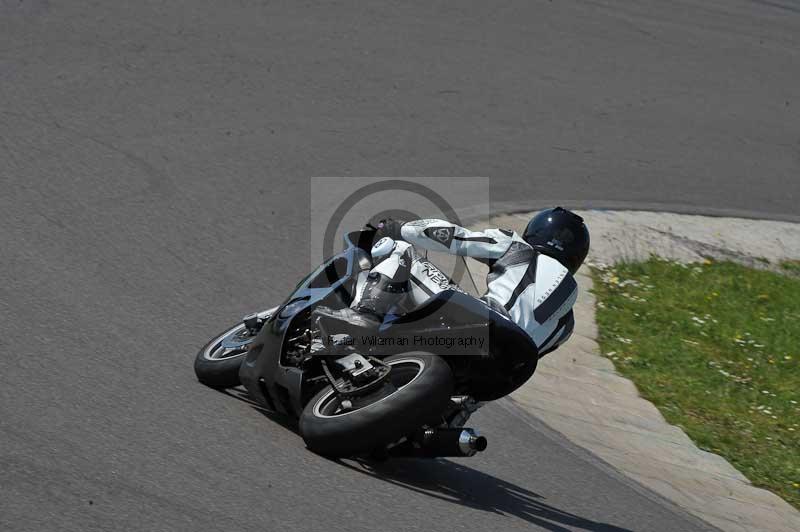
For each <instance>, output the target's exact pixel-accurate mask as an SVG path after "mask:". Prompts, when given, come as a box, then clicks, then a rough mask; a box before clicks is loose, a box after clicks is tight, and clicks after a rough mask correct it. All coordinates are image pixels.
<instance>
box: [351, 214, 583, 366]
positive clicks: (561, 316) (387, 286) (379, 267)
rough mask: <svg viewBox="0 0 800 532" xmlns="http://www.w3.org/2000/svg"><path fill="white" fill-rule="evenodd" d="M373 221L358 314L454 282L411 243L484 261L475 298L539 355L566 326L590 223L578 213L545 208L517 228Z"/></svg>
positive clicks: (382, 311) (396, 305)
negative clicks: (478, 296) (369, 266)
mask: <svg viewBox="0 0 800 532" xmlns="http://www.w3.org/2000/svg"><path fill="white" fill-rule="evenodd" d="M377 229H378V231H377V236H378V237H380V240H378V241H377V242H376V243H375V245H374V246H373V248H372V252H371V255H372V260H373V267H372V269H371V270H369V271H368V272H362V274H361V275H360V276H359V278H358V280H357V283H356V292H355V296H354V299H353V302H352V304H351V305H350V308H351V309H354V310H355V311H357V312H358V313H359V314H360V315H361V316H362V317H364V318H372V317H374V318H376V319H382V318H383V316H384V315H386V314H387V313H389V312H390V311H392V310H393V309H394V310H395V313H398V312H397V309H401V310H402V309H404V308H407V307H409V306H410V305H414V304H418V303H420V302H421V301H422V300H424V299H427V298H429V297H430V296H432V295H433V294H435V293H437V292H440V291H442V290H446V289H448V288H453V286H452V285H451V284H450V281H449V279H447V277H446V276H445V275H443V274H442V273H441V272H439V270H438V269H437V268H436V267H435V266H434V265H433V264H431V263H430V262H428V261H427V260H425V259H423V258H421V257H419V256H418V255H417V254H416V253H414V251H413V248H412V246H416V247H419V248H424V249H427V250H430V251H442V252H449V253H452V254H455V255H462V256H468V257H472V258H474V259H476V260H479V261H481V262H483V263H485V264H487V265H488V266H489V275H488V277H487V279H486V285H487V290H486V293H485V294H484V295H483V296H482V297H481V300H483V301H484V302H485V303H487V304H488V305H489V306H490V307H492V308H493V309H494V310H496V311H497V312H498V313H500V314H501V315H503V316H505V317H506V318H508V319H510V320H512V321H513V322H515V323H516V324H517V325H519V326H520V327H521V328H522V329H523V330H524V331H525V332H526V333H527V334H528V335H529V336H530V337H531V338H532V339H533V341H534V343H535V344H536V346H537V347H538V348H539V354H540V356H543V355H545V354H547V353H549V352H550V351H552V350H554V349H555V348H557V347H558V346H559V345H561V344H562V343H564V341H566V340H567V338H569V336H570V335H571V334H572V329H573V327H574V324H575V321H574V317H573V312H572V306H573V305H574V304H575V300H576V298H577V294H578V285H577V283H576V282H575V279H574V277H573V274H574V273H575V272H576V271H577V270H578V268H579V267H580V265H581V263H583V260H584V259H585V258H586V254H587V253H588V251H589V231H588V230H587V228H586V225H585V224H584V223H583V218H581V217H580V216H578V215H577V214H575V213H573V212H571V211H568V210H566V209H564V208H562V207H555V208H552V209H547V210H544V211H542V212H540V213H538V214H537V215H536V216H534V217H533V218H532V219H531V220H530V222H529V223H528V225H527V227H526V228H525V231H524V233H523V235H522V236H519V235H518V234H517V233H515V232H513V231H507V230H505V229H486V230H484V231H480V232H476V231H470V230H469V229H465V228H463V227H460V226H458V225H455V224H453V223H450V222H447V221H444V220H436V219H425V220H416V221H411V222H403V221H399V220H391V219H390V220H383V221H382V222H381V223H380V224H379V225H378V227H377ZM409 281H410V282H409ZM345 312H347V311H345ZM351 312H352V311H351Z"/></svg>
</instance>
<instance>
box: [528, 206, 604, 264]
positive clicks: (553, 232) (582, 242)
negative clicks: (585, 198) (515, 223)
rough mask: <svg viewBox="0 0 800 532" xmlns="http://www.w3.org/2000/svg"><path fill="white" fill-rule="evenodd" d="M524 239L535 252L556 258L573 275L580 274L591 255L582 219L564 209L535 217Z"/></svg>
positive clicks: (556, 209) (553, 210)
mask: <svg viewBox="0 0 800 532" xmlns="http://www.w3.org/2000/svg"><path fill="white" fill-rule="evenodd" d="M522 238H524V239H525V242H527V243H528V244H530V245H531V246H532V247H533V249H535V250H536V251H538V252H540V253H542V254H544V255H547V256H549V257H553V258H554V259H556V260H557V261H558V262H560V263H561V264H563V265H564V266H565V267H566V268H567V269H568V270H569V271H570V272H572V273H575V272H576V271H578V268H580V266H581V264H582V263H583V259H585V258H586V254H587V253H589V230H588V229H586V224H584V223H583V218H581V217H580V216H578V215H577V214H575V213H574V212H571V211H568V210H567V209H564V208H562V207H556V208H554V209H547V210H544V211H542V212H540V213H538V214H537V215H536V216H534V217H533V218H532V219H531V221H530V222H528V227H526V228H525V234H524V235H522Z"/></svg>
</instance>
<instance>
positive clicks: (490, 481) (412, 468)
mask: <svg viewBox="0 0 800 532" xmlns="http://www.w3.org/2000/svg"><path fill="white" fill-rule="evenodd" d="M337 462H339V463H340V464H342V465H343V466H345V467H348V468H350V469H351V470H353V471H357V472H359V473H362V474H365V475H369V476H371V477H373V478H377V479H380V480H383V481H384V482H388V483H390V484H394V485H396V486H401V487H403V488H406V489H410V490H413V491H415V492H417V493H422V494H425V495H428V496H430V497H435V498H437V499H440V500H443V501H447V502H451V503H453V504H460V505H462V506H467V507H469V508H474V509H476V510H483V511H486V512H492V513H496V514H505V515H513V516H515V517H518V518H520V519H524V520H525V521H527V522H529V523H531V524H533V525H536V526H539V527H541V528H543V529H546V530H552V531H554V532H567V531H569V530H571V529H574V528H578V529H582V530H590V531H593V532H631V531H630V530H629V529H627V528H620V527H618V526H614V525H610V524H607V523H601V522H597V521H592V520H590V519H585V518H583V517H580V516H578V515H575V514H571V513H569V512H565V511H563V510H559V509H558V508H555V507H553V506H550V505H548V504H545V503H544V502H543V500H544V497H543V496H541V495H539V494H538V493H534V492H532V491H530V490H528V489H525V488H523V487H520V486H517V485H516V484H512V483H511V482H506V481H505V480H501V479H499V478H497V477H494V476H492V475H488V474H486V473H482V472H480V471H478V470H476V469H473V468H471V467H468V466H465V465H463V464H458V463H456V462H452V461H450V460H444V459H435V460H414V459H394V460H390V461H388V462H381V463H375V462H369V461H362V460H355V462H356V464H357V465H352V464H350V463H348V462H351V461H350V460H348V461H346V462H345V461H341V460H337ZM565 527H569V528H565Z"/></svg>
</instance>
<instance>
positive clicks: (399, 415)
mask: <svg viewBox="0 0 800 532" xmlns="http://www.w3.org/2000/svg"><path fill="white" fill-rule="evenodd" d="M384 363H386V364H389V365H390V366H391V367H392V371H391V373H390V374H389V378H388V382H387V383H385V384H384V386H383V387H382V388H381V389H379V390H377V391H376V392H374V393H372V394H370V395H369V396H366V397H362V398H354V399H353V400H352V401H351V402H352V404H353V405H356V406H354V407H349V408H348V407H347V402H346V401H344V400H343V399H342V398H341V397H340V396H338V395H337V394H336V392H335V391H334V390H333V388H332V387H331V386H326V387H325V388H324V389H323V390H322V391H320V392H319V393H318V394H317V395H316V396H315V397H314V398H312V399H311V401H309V402H308V404H307V405H306V407H305V409H304V410H303V413H302V415H301V416H300V434H301V435H302V436H303V439H304V440H305V442H306V445H307V446H308V448H309V449H311V450H312V451H314V452H316V453H319V454H322V455H326V456H332V457H344V456H351V455H354V454H359V453H369V452H373V451H374V450H376V449H380V448H383V447H385V446H386V445H388V444H390V443H393V442H396V441H398V440H399V439H400V438H402V437H403V436H407V435H408V434H410V433H412V432H414V431H415V430H417V429H419V428H421V427H422V426H423V425H438V424H439V423H440V422H441V420H442V414H443V413H444V411H445V410H446V409H447V407H448V405H449V401H450V396H451V395H452V393H453V374H452V371H451V370H450V366H448V364H447V363H446V362H445V361H444V360H443V359H441V358H440V357H438V356H436V355H431V354H429V353H424V352H420V351H415V352H409V353H403V354H399V355H393V356H390V357H387V358H386V359H385V360H384Z"/></svg>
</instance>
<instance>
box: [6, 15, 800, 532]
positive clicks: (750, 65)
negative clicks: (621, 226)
mask: <svg viewBox="0 0 800 532" xmlns="http://www.w3.org/2000/svg"><path fill="white" fill-rule="evenodd" d="M61 4H62V3H56V2H52V3H50V2H46V1H18V0H2V1H0V186H1V187H2V188H0V250H2V252H0V276H1V277H0V281H1V282H0V325H1V326H2V335H0V349H2V353H3V357H2V360H3V368H2V370H1V371H0V529H2V530H4V531H6V530H8V531H17V530H37V531H38V530H56V529H58V530H81V531H89V530H104V531H107V530H136V529H139V530H215V529H224V530H278V529H279V530H298V531H299V530H304V531H306V530H308V531H311V530H320V531H321V530H343V531H344V530H346V531H356V530H365V531H366V530H369V531H372V530H425V531H427V530H470V531H472V530H485V529H495V530H518V529H519V530H522V529H526V530H528V529H531V528H537V527H538V528H541V529H547V530H605V531H609V530H625V529H628V530H696V529H698V525H697V523H696V522H694V521H692V520H690V519H688V518H687V517H686V516H684V515H683V514H682V513H681V512H680V511H678V510H676V509H674V508H672V507H670V506H669V505H667V504H665V503H664V502H663V501H660V500H659V499H657V498H654V497H652V496H650V495H649V494H648V493H647V492H646V491H644V490H642V489H640V488H637V487H635V486H633V485H631V484H630V483H628V482H627V481H626V480H624V479H623V478H621V477H620V476H619V475H618V474H616V473H615V472H613V471H611V470H610V469H608V468H607V467H605V466H604V465H603V464H600V463H598V462H597V461H596V460H595V459H594V458H593V457H591V456H590V455H588V454H586V453H583V452H582V451H580V450H576V449H573V448H572V447H571V446H570V445H569V444H568V443H566V442H565V441H564V440H563V438H561V437H560V436H559V435H557V434H553V433H551V432H550V431H549V430H548V429H547V428H546V427H543V426H541V425H540V424H539V423H537V422H536V420H534V419H531V418H527V417H525V416H524V415H522V414H521V413H519V412H518V411H517V410H516V409H515V407H514V406H513V405H511V404H510V403H505V402H501V403H499V404H496V405H492V406H490V407H487V409H486V410H484V411H483V412H482V413H481V414H480V415H479V416H477V417H476V418H475V423H474V424H475V426H478V427H480V428H481V429H482V430H483V431H485V432H486V433H487V434H488V435H489V436H490V447H489V450H488V451H487V452H486V453H485V454H484V455H483V456H481V457H480V458H478V459H474V460H445V461H439V462H424V463H419V462H413V461H398V462H394V463H391V464H389V465H387V466H384V467H382V468H381V470H380V471H378V472H371V471H370V470H368V469H364V468H362V467H361V466H359V465H358V464H354V463H349V464H339V463H334V462H329V461H326V460H324V459H322V458H320V457H318V456H315V455H313V454H311V453H309V452H307V451H305V450H304V448H303V445H302V441H301V440H300V438H299V437H298V436H297V435H296V434H294V433H293V432H292V431H291V430H289V429H288V428H286V427H284V426H283V425H281V424H280V423H278V422H277V421H276V420H271V419H267V418H266V417H265V416H264V415H262V414H261V413H260V412H259V411H258V410H256V409H254V408H252V407H251V405H249V404H248V403H246V402H245V401H242V400H238V399H237V398H236V397H234V396H230V395H225V394H222V393H217V392H214V391H211V390H209V389H207V388H204V387H202V386H200V385H199V384H197V383H196V382H195V380H194V377H193V374H192V371H191V360H192V356H193V355H194V352H195V350H196V349H197V348H198V347H199V345H201V344H202V343H203V342H204V341H205V340H206V339H207V337H209V336H210V335H212V334H213V333H215V332H217V330H219V329H221V328H222V327H223V326H224V325H226V324H228V323H229V322H231V321H233V320H235V319H236V318H237V317H238V316H240V315H241V314H243V313H244V312H247V311H250V310H252V309H255V308H263V307H265V306H267V305H269V304H270V303H272V302H275V301H278V300H280V298H281V297H282V296H283V295H285V294H286V292H287V290H288V289H289V288H290V287H291V286H293V285H294V283H295V282H296V281H297V280H298V277H299V275H300V271H301V270H304V269H305V268H306V260H305V259H304V256H303V255H302V253H301V252H298V248H300V249H305V248H304V247H303V242H304V235H306V234H307V231H308V230H309V228H308V213H307V212H306V207H307V205H308V201H307V200H306V194H307V184H306V183H307V178H308V177H309V176H313V175H392V176H402V175H452V176H458V175H484V176H490V177H491V178H492V180H493V181H492V200H493V201H494V202H495V203H496V204H504V203H506V202H515V201H519V200H520V199H521V198H530V199H531V201H534V200H535V201H546V200H550V199H572V200H574V201H573V203H575V204H589V205H604V204H613V203H617V204H620V203H621V204H627V205H651V204H659V205H666V206H669V207H671V208H676V209H689V210H692V209H694V210H704V208H711V209H715V210H717V211H718V212H722V211H726V212H730V211H737V212H742V211H747V212H749V213H759V212H765V213H768V214H769V215H770V216H772V217H776V218H796V217H797V214H798V212H797V207H796V205H797V201H798V199H800V194H799V191H800V179H798V178H797V176H798V175H800V171H799V170H798V166H800V146H799V145H798V141H799V140H800V112H799V111H800V100H797V99H796V98H797V96H798V95H797V87H798V86H799V85H800V57H799V55H800V54H799V53H798V50H800V47H799V46H798V44H800V43H799V42H798V40H799V39H800V37H799V36H800V5H798V4H797V3H794V2H788V1H785V0H775V1H770V2H766V1H763V2H736V1H729V0H725V1H721V0H720V1H713V0H712V1H709V0H703V1H699V0H698V1H696V2H673V3H670V7H665V4H662V3H660V2H653V3H650V2H630V3H629V4H630V5H627V4H628V3H626V4H625V5H622V3H619V2H614V3H613V5H612V3H607V2H602V1H599V2H492V3H485V2H453V3H450V4H443V3H440V2H404V3H401V4H400V5H394V4H386V5H384V4H382V3H380V2H371V3H369V7H361V8H354V7H353V6H350V5H345V4H344V3H342V2H337V3H333V2H331V3H318V2H302V3H301V2H274V3H273V2H271V3H265V2H253V1H242V2H214V3H212V2H208V1H204V0H198V1H192V2H183V3H180V2H170V3H162V2H121V1H105V2H94V3H93V5H91V6H85V7H76V4H77V3H66V4H63V5H61ZM298 253H300V254H299V255H298ZM376 515H377V518H376Z"/></svg>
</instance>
